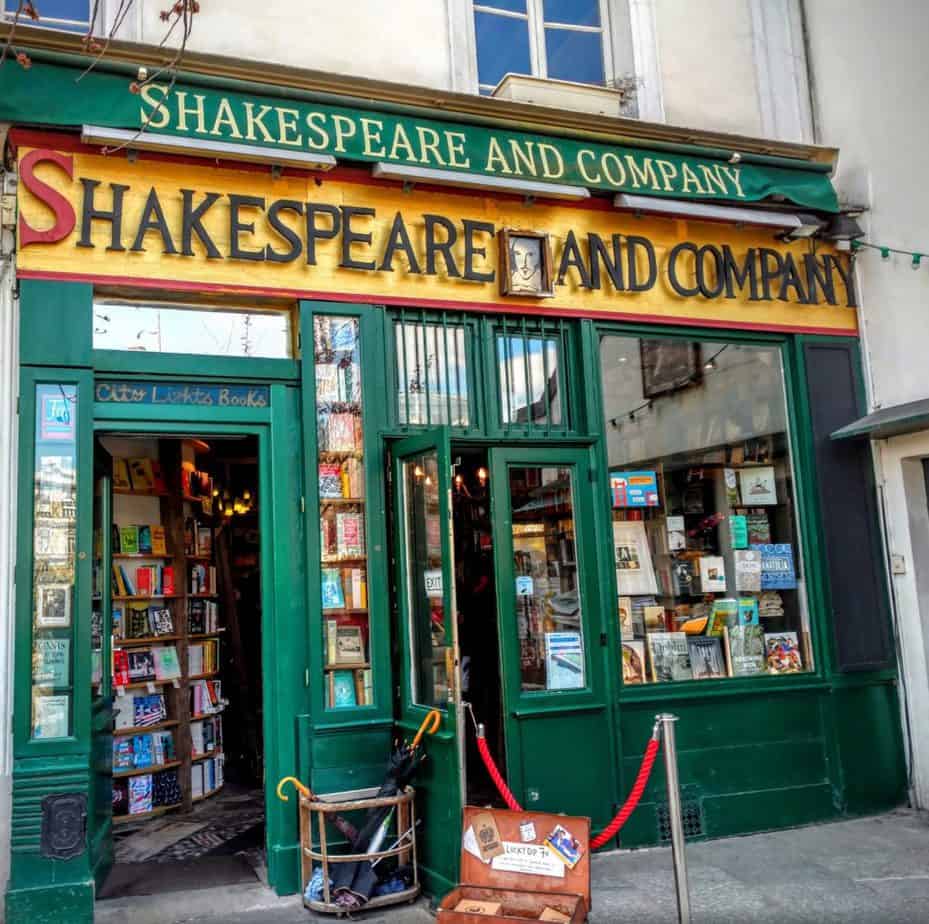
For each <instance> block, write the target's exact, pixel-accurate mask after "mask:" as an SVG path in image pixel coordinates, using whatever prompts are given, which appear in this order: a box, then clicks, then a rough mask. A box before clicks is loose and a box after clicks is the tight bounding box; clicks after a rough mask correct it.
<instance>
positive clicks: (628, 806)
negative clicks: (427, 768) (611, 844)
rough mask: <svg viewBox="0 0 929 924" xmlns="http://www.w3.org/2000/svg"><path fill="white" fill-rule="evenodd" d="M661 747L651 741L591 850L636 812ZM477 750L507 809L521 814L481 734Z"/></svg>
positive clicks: (610, 836) (657, 741)
mask: <svg viewBox="0 0 929 924" xmlns="http://www.w3.org/2000/svg"><path fill="white" fill-rule="evenodd" d="M660 746H661V741H660V740H659V739H658V738H657V737H655V738H650V739H649V742H648V745H647V746H646V748H645V756H644V757H643V758H642V765H641V766H640V767H639V772H638V774H637V775H636V778H635V783H634V784H633V786H632V791H631V792H630V793H629V797H628V798H627V799H626V801H625V802H624V803H623V807H622V808H621V809H620V810H619V811H618V812H617V813H616V817H615V818H614V819H613V820H612V821H611V822H610V823H609V825H608V826H607V827H606V828H604V829H603V830H602V831H601V832H600V833H599V834H598V835H597V836H596V837H595V838H594V839H593V840H592V841H591V842H590V848H591V850H596V849H597V848H598V847H602V846H603V845H604V844H605V843H606V842H607V841H609V840H611V839H612V838H614V837H616V835H617V833H618V832H619V829H620V828H621V827H622V826H623V825H624V824H625V823H626V821H627V820H628V818H629V816H630V815H631V814H632V813H633V812H634V811H635V809H636V806H637V805H638V804H639V800H640V799H641V798H642V793H643V792H645V787H646V786H647V785H648V778H649V777H650V776H651V773H652V767H653V766H654V764H655V758H656V757H658V749H659V747H660ZM477 749H478V751H480V753H481V757H482V758H483V760H484V766H485V767H486V768H487V772H488V773H489V774H490V778H491V779H492V780H493V781H494V785H495V786H496V787H497V791H498V792H499V793H500V795H501V796H502V797H503V801H504V802H506V804H507V807H508V808H509V809H510V810H511V811H514V812H521V811H522V810H523V809H522V806H521V805H520V804H519V803H518V802H517V801H516V797H515V796H514V795H513V793H512V792H511V791H510V787H509V786H507V785H506V780H504V779H503V777H502V776H501V774H500V771H499V770H498V769H497V764H496V763H495V762H494V759H493V757H492V756H491V753H490V748H489V747H488V746H487V739H486V738H485V737H484V736H483V735H481V734H479V735H478V737H477Z"/></svg>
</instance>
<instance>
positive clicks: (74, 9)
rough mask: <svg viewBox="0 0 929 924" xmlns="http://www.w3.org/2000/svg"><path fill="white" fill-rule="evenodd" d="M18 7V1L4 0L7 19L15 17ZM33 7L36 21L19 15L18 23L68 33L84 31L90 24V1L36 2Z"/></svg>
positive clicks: (45, 0)
mask: <svg viewBox="0 0 929 924" xmlns="http://www.w3.org/2000/svg"><path fill="white" fill-rule="evenodd" d="M18 6H19V0H4V5H3V9H4V11H5V12H6V14H7V18H12V17H13V16H14V15H15V13H16V9H17V7H18ZM35 7H36V10H38V13H39V19H38V20H35V21H33V20H31V19H29V18H28V17H26V16H22V15H21V16H20V19H19V21H20V22H21V23H25V24H27V25H30V26H51V27H54V28H56V29H67V30H68V31H80V30H81V29H82V28H84V29H86V27H87V24H88V23H89V22H90V0H41V2H38V0H36V3H35Z"/></svg>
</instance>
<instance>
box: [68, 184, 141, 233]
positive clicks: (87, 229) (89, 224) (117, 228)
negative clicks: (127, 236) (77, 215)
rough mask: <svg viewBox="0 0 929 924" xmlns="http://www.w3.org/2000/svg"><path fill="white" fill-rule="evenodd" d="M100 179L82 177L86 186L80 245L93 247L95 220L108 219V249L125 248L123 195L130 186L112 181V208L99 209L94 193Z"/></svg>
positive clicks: (83, 185) (84, 186)
mask: <svg viewBox="0 0 929 924" xmlns="http://www.w3.org/2000/svg"><path fill="white" fill-rule="evenodd" d="M99 185H100V181H99V180H88V179H86V178H85V177H81V186H82V187H83V188H84V207H83V208H82V210H81V236H80V239H79V240H78V242H77V246H78V247H93V246H94V242H93V239H92V237H91V231H92V229H93V222H95V221H108V222H109V223H110V246H109V247H107V250H125V249H126V248H125V247H123V196H125V194H126V190H128V189H129V187H128V186H123V185H122V184H120V183H110V189H111V190H112V192H113V207H112V208H111V209H98V208H97V207H96V206H95V205H94V195H95V191H96V189H97V187H98V186H99Z"/></svg>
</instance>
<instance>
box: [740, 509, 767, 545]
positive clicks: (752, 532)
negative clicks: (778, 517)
mask: <svg viewBox="0 0 929 924" xmlns="http://www.w3.org/2000/svg"><path fill="white" fill-rule="evenodd" d="M745 522H746V524H747V525H748V544H749V545H750V546H752V545H765V544H766V543H768V542H770V541H771V524H770V522H769V521H768V515H767V514H766V513H748V514H746V515H745Z"/></svg>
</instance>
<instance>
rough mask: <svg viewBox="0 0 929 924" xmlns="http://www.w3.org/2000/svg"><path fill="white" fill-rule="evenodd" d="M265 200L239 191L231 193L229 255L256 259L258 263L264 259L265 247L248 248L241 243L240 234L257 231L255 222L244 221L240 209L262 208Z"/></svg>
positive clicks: (238, 258)
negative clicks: (240, 193) (240, 215)
mask: <svg viewBox="0 0 929 924" xmlns="http://www.w3.org/2000/svg"><path fill="white" fill-rule="evenodd" d="M264 207H265V200H264V198H263V197H262V196H241V195H239V194H238V193H229V256H230V257H232V258H233V259H235V260H254V261H256V262H258V263H261V262H262V261H264V258H265V251H264V248H263V247H259V248H258V249H257V250H246V249H245V248H244V247H243V246H242V245H241V244H240V243H239V235H240V234H242V233H243V232H245V233H246V234H254V233H255V222H253V221H242V220H241V219H240V217H239V209H262V210H264Z"/></svg>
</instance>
